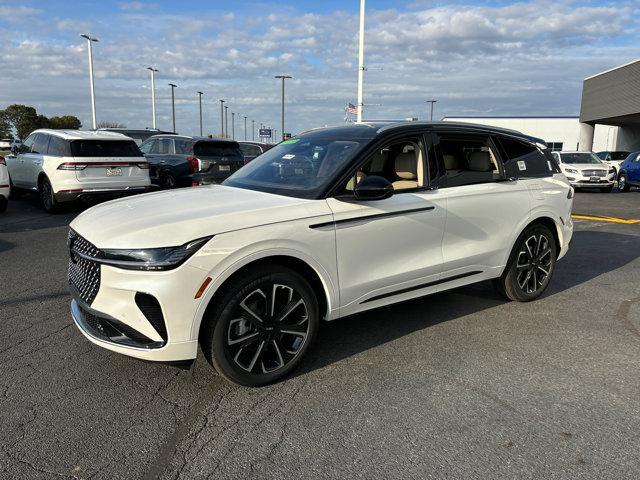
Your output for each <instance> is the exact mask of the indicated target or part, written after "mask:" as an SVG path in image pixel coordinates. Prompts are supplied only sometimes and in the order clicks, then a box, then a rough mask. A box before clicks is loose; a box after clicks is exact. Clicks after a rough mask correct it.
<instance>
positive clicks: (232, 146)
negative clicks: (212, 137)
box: [193, 142, 242, 157]
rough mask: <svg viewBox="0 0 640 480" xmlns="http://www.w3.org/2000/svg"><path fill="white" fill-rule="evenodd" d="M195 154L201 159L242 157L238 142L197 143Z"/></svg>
mask: <svg viewBox="0 0 640 480" xmlns="http://www.w3.org/2000/svg"><path fill="white" fill-rule="evenodd" d="M193 154H194V155H196V156H201V157H242V152H240V146H239V145H238V144H237V143H236V142H196V144H195V145H194V146H193Z"/></svg>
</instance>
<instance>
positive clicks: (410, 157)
mask: <svg viewBox="0 0 640 480" xmlns="http://www.w3.org/2000/svg"><path fill="white" fill-rule="evenodd" d="M421 167H422V162H419V161H418V159H417V158H416V154H415V152H413V151H410V152H403V153H399V154H398V155H397V156H396V159H395V171H396V175H397V176H398V177H399V178H400V180H396V181H395V182H393V189H394V190H402V189H405V190H406V189H409V188H418V187H419V186H421V185H422V178H421V177H422V171H421V170H422V168H421Z"/></svg>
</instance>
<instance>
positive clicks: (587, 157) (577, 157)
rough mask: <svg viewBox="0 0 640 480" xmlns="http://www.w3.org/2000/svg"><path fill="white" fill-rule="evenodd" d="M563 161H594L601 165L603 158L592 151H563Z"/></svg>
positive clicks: (561, 155) (593, 162)
mask: <svg viewBox="0 0 640 480" xmlns="http://www.w3.org/2000/svg"><path fill="white" fill-rule="evenodd" d="M560 157H561V158H562V163H592V164H597V165H600V164H601V163H602V160H600V159H599V158H598V157H596V156H595V155H594V154H593V153H591V152H576V153H561V154H560Z"/></svg>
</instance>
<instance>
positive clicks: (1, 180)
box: [0, 156, 11, 213]
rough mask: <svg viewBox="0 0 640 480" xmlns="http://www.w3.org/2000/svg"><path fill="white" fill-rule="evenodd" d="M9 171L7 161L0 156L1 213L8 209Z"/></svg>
mask: <svg viewBox="0 0 640 480" xmlns="http://www.w3.org/2000/svg"><path fill="white" fill-rule="evenodd" d="M10 188H11V187H10V182H9V172H8V171H7V162H6V160H5V158H4V157H3V156H0V213H2V212H4V211H5V210H6V209H7V204H8V203H9V193H10V191H11V190H10Z"/></svg>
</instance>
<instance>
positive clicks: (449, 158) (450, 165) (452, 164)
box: [442, 154, 462, 170]
mask: <svg viewBox="0 0 640 480" xmlns="http://www.w3.org/2000/svg"><path fill="white" fill-rule="evenodd" d="M442 159H443V160H444V168H445V170H461V169H462V167H461V165H460V160H458V157H456V156H455V155H448V154H444V155H443V156H442Z"/></svg>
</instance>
